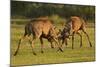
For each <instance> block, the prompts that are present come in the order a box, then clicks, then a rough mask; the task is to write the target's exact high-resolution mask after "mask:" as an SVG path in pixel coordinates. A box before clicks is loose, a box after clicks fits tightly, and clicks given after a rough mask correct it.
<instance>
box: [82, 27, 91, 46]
mask: <svg viewBox="0 0 100 67" xmlns="http://www.w3.org/2000/svg"><path fill="white" fill-rule="evenodd" d="M82 31H83V32H84V33H85V35H86V36H87V38H88V42H89V44H90V47H92V44H91V41H90V38H89V35H88V34H87V32H86V31H85V30H84V29H82Z"/></svg>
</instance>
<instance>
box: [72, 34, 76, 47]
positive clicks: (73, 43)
mask: <svg viewBox="0 0 100 67" xmlns="http://www.w3.org/2000/svg"><path fill="white" fill-rule="evenodd" d="M74 34H75V32H73V33H72V49H74Z"/></svg>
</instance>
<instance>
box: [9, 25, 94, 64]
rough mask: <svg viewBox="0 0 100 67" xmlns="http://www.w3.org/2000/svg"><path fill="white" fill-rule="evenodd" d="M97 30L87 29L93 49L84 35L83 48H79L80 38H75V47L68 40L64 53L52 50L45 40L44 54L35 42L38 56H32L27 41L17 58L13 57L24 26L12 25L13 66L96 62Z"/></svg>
mask: <svg viewBox="0 0 100 67" xmlns="http://www.w3.org/2000/svg"><path fill="white" fill-rule="evenodd" d="M94 30H95V29H94V28H93V27H89V28H87V32H88V34H89V37H90V40H91V42H92V45H93V47H89V43H88V41H87V38H86V37H85V35H84V33H81V34H82V35H83V47H82V48H80V47H79V41H80V39H79V36H77V35H76V36H75V37H76V38H75V42H74V44H75V45H74V47H75V49H73V50H72V49H71V44H72V43H71V39H70V40H68V46H67V48H66V47H65V46H64V47H63V49H64V52H63V53H62V52H57V49H51V48H50V44H49V43H48V41H47V40H45V39H44V41H45V42H44V44H45V48H44V53H43V54H42V53H41V52H40V42H39V40H37V41H36V42H35V48H34V50H35V52H36V53H37V56H35V55H33V54H32V51H31V48H30V46H29V43H28V41H27V40H25V41H24V42H23V43H22V44H21V48H20V49H21V50H19V53H18V55H17V56H13V54H14V52H15V50H16V48H17V46H18V45H17V44H18V40H19V38H20V37H21V36H22V35H23V33H24V25H11V66H15V65H35V64H36V65H37V64H52V63H53V64H54V63H69V62H84V61H87V62H88V61H94V60H95V31H94Z"/></svg>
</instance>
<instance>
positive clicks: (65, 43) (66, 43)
mask: <svg viewBox="0 0 100 67" xmlns="http://www.w3.org/2000/svg"><path fill="white" fill-rule="evenodd" d="M64 42H65V45H66V47H67V45H68V43H67V38H65V40H64Z"/></svg>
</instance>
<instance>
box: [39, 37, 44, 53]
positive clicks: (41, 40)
mask: <svg viewBox="0 0 100 67" xmlns="http://www.w3.org/2000/svg"><path fill="white" fill-rule="evenodd" d="M40 42H41V53H44V51H43V48H44V44H43V39H42V37H40Z"/></svg>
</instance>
